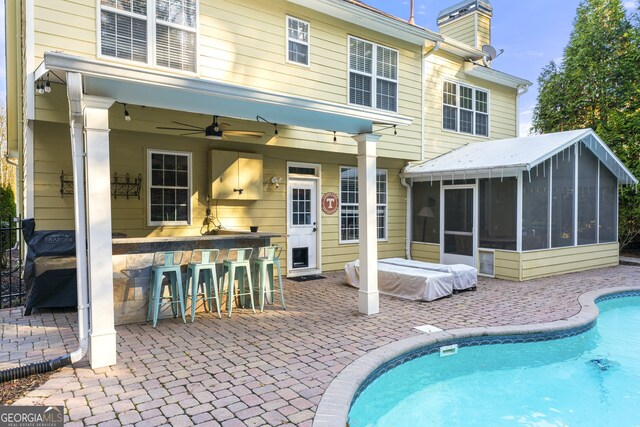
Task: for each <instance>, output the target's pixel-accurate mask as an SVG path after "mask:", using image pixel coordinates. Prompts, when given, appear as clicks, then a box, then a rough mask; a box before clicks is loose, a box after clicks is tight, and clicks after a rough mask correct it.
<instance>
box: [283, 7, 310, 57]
mask: <svg viewBox="0 0 640 427" xmlns="http://www.w3.org/2000/svg"><path fill="white" fill-rule="evenodd" d="M287 61H288V62H293V63H295V64H300V65H309V23H308V22H305V21H303V20H301V19H297V18H293V17H291V16H287Z"/></svg>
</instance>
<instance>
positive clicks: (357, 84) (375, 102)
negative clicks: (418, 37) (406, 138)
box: [349, 37, 398, 111]
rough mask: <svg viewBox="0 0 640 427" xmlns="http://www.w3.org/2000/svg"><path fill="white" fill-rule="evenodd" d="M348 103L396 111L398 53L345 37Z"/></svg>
mask: <svg viewBox="0 0 640 427" xmlns="http://www.w3.org/2000/svg"><path fill="white" fill-rule="evenodd" d="M349 103H350V104H356V105H364V106H366V107H373V108H379V109H381V110H388V111H398V51H396V50H393V49H389V48H388V47H384V46H380V45H377V44H375V43H371V42H368V41H365V40H362V39H358V38H356V37H349Z"/></svg>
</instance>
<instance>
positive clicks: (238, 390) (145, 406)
mask: <svg viewBox="0 0 640 427" xmlns="http://www.w3.org/2000/svg"><path fill="white" fill-rule="evenodd" d="M327 276H328V277H327V279H326V280H323V281H322V282H318V281H310V282H302V283H296V282H293V281H290V280H285V294H286V299H287V308H288V310H287V311H286V312H285V311H282V310H280V309H271V308H269V309H268V310H265V312H264V313H262V314H258V315H254V314H252V313H251V311H250V310H240V311H238V313H237V314H236V315H234V317H232V318H230V319H228V318H224V319H218V318H217V316H215V315H211V314H202V315H199V316H198V317H197V319H196V322H195V323H193V324H192V323H187V324H183V323H182V322H181V321H178V320H177V319H165V320H162V321H161V323H159V325H158V328H157V329H153V328H152V327H151V325H150V324H148V323H140V324H134V325H125V326H117V327H116V330H117V336H118V363H117V364H116V365H114V366H111V367H105V368H100V369H91V368H90V367H89V365H88V363H86V362H85V363H84V364H83V365H80V366H74V367H65V368H63V369H62V370H60V371H59V372H56V373H54V374H53V375H52V376H51V377H50V379H49V381H47V382H46V383H45V384H43V385H42V386H40V387H39V388H38V389H36V390H34V391H32V392H30V393H29V394H28V395H27V396H26V397H24V398H22V399H20V400H18V401H17V402H15V404H19V405H34V404H38V405H64V406H65V408H66V411H67V412H66V413H67V416H66V417H65V425H69V426H83V425H105V426H119V425H131V424H136V425H162V424H171V425H201V424H205V423H207V424H206V425H213V426H217V425H222V426H261V425H285V426H311V425H312V423H313V417H314V414H315V411H316V408H317V406H318V403H319V402H320V399H321V397H322V394H323V392H324V391H325V390H326V388H327V387H328V386H329V384H330V383H331V381H332V380H333V379H334V378H335V377H336V376H337V375H338V374H339V373H340V372H341V371H342V370H343V369H344V368H345V367H346V366H348V365H349V364H350V363H352V362H353V361H354V360H356V359H357V358H359V357H360V356H362V355H364V354H366V353H367V352H369V351H371V350H374V349H376V348H379V347H381V346H383V345H385V344H389V343H392V342H394V341H397V340H399V339H403V338H407V337H411V336H415V335H417V334H421V333H422V332H419V331H418V330H416V329H414V327H416V326H421V325H425V324H429V325H434V326H437V327H438V328H441V329H444V330H450V329H455V328H462V327H483V326H506V325H529V324H535V323H541V322H549V321H556V320H562V319H566V318H567V317H569V316H572V315H574V314H576V313H577V312H578V311H579V310H580V305H579V303H578V297H579V296H580V295H581V294H583V293H585V292H588V291H592V290H596V289H602V288H610V287H628V288H630V289H632V288H633V289H640V287H639V285H638V283H640V268H639V267H636V266H617V267H609V268H603V269H596V270H591V271H589V272H581V273H573V274H567V275H560V276H554V277H551V278H544V279H536V280H531V281H528V282H526V283H523V282H506V281H502V280H498V279H493V278H486V277H484V278H480V281H479V285H478V289H477V291H475V292H465V293H461V294H457V295H454V296H452V297H451V298H446V299H442V300H438V301H436V302H431V303H419V302H411V301H405V300H400V299H396V298H392V297H387V296H381V298H380V303H381V306H383V307H384V309H383V310H381V313H379V314H377V315H375V316H361V315H359V314H358V311H357V308H356V307H357V299H358V291H357V290H356V289H353V288H351V287H349V286H346V285H343V284H342V281H343V274H342V273H339V272H337V273H331V274H328V275H327ZM0 313H1V315H2V340H3V346H2V353H1V354H0V357H1V360H2V362H1V363H0V369H4V368H6V367H10V366H15V364H16V363H18V361H20V363H28V362H35V361H41V360H43V359H46V358H49V357H52V356H56V355H59V354H60V353H61V352H62V351H63V347H66V349H67V350H71V349H73V348H74V346H75V345H77V316H76V314H75V313H73V312H72V313H62V312H57V313H47V312H43V313H38V314H35V315H32V316H30V317H22V315H21V309H12V310H3V311H1V312H0Z"/></svg>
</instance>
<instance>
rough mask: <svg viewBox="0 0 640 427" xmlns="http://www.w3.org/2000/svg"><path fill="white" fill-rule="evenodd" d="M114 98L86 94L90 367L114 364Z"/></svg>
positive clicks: (84, 98) (85, 137) (85, 132)
mask: <svg viewBox="0 0 640 427" xmlns="http://www.w3.org/2000/svg"><path fill="white" fill-rule="evenodd" d="M113 102H114V100H113V99H110V98H102V97H96V96H89V95H85V96H84V97H83V103H84V139H85V164H86V180H87V185H86V194H87V197H86V207H87V248H88V270H89V307H90V315H89V320H90V329H89V353H90V354H89V361H90V363H91V367H92V368H94V369H95V368H100V367H104V366H109V365H115V363H116V330H115V326H114V313H113V271H112V262H111V257H112V251H111V177H110V169H109V107H110V106H111V105H112V104H113Z"/></svg>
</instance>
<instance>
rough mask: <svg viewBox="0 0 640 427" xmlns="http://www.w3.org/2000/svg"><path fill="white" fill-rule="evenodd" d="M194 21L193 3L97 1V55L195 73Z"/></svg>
mask: <svg viewBox="0 0 640 427" xmlns="http://www.w3.org/2000/svg"><path fill="white" fill-rule="evenodd" d="M196 20H197V1H196V0H100V40H99V42H100V54H101V55H103V56H106V57H113V58H119V59H124V60H128V61H134V62H141V63H145V64H153V65H156V66H159V67H167V68H173V69H178V70H183V71H190V72H195V71H196V28H197V23H196ZM149 40H151V41H152V43H149Z"/></svg>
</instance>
